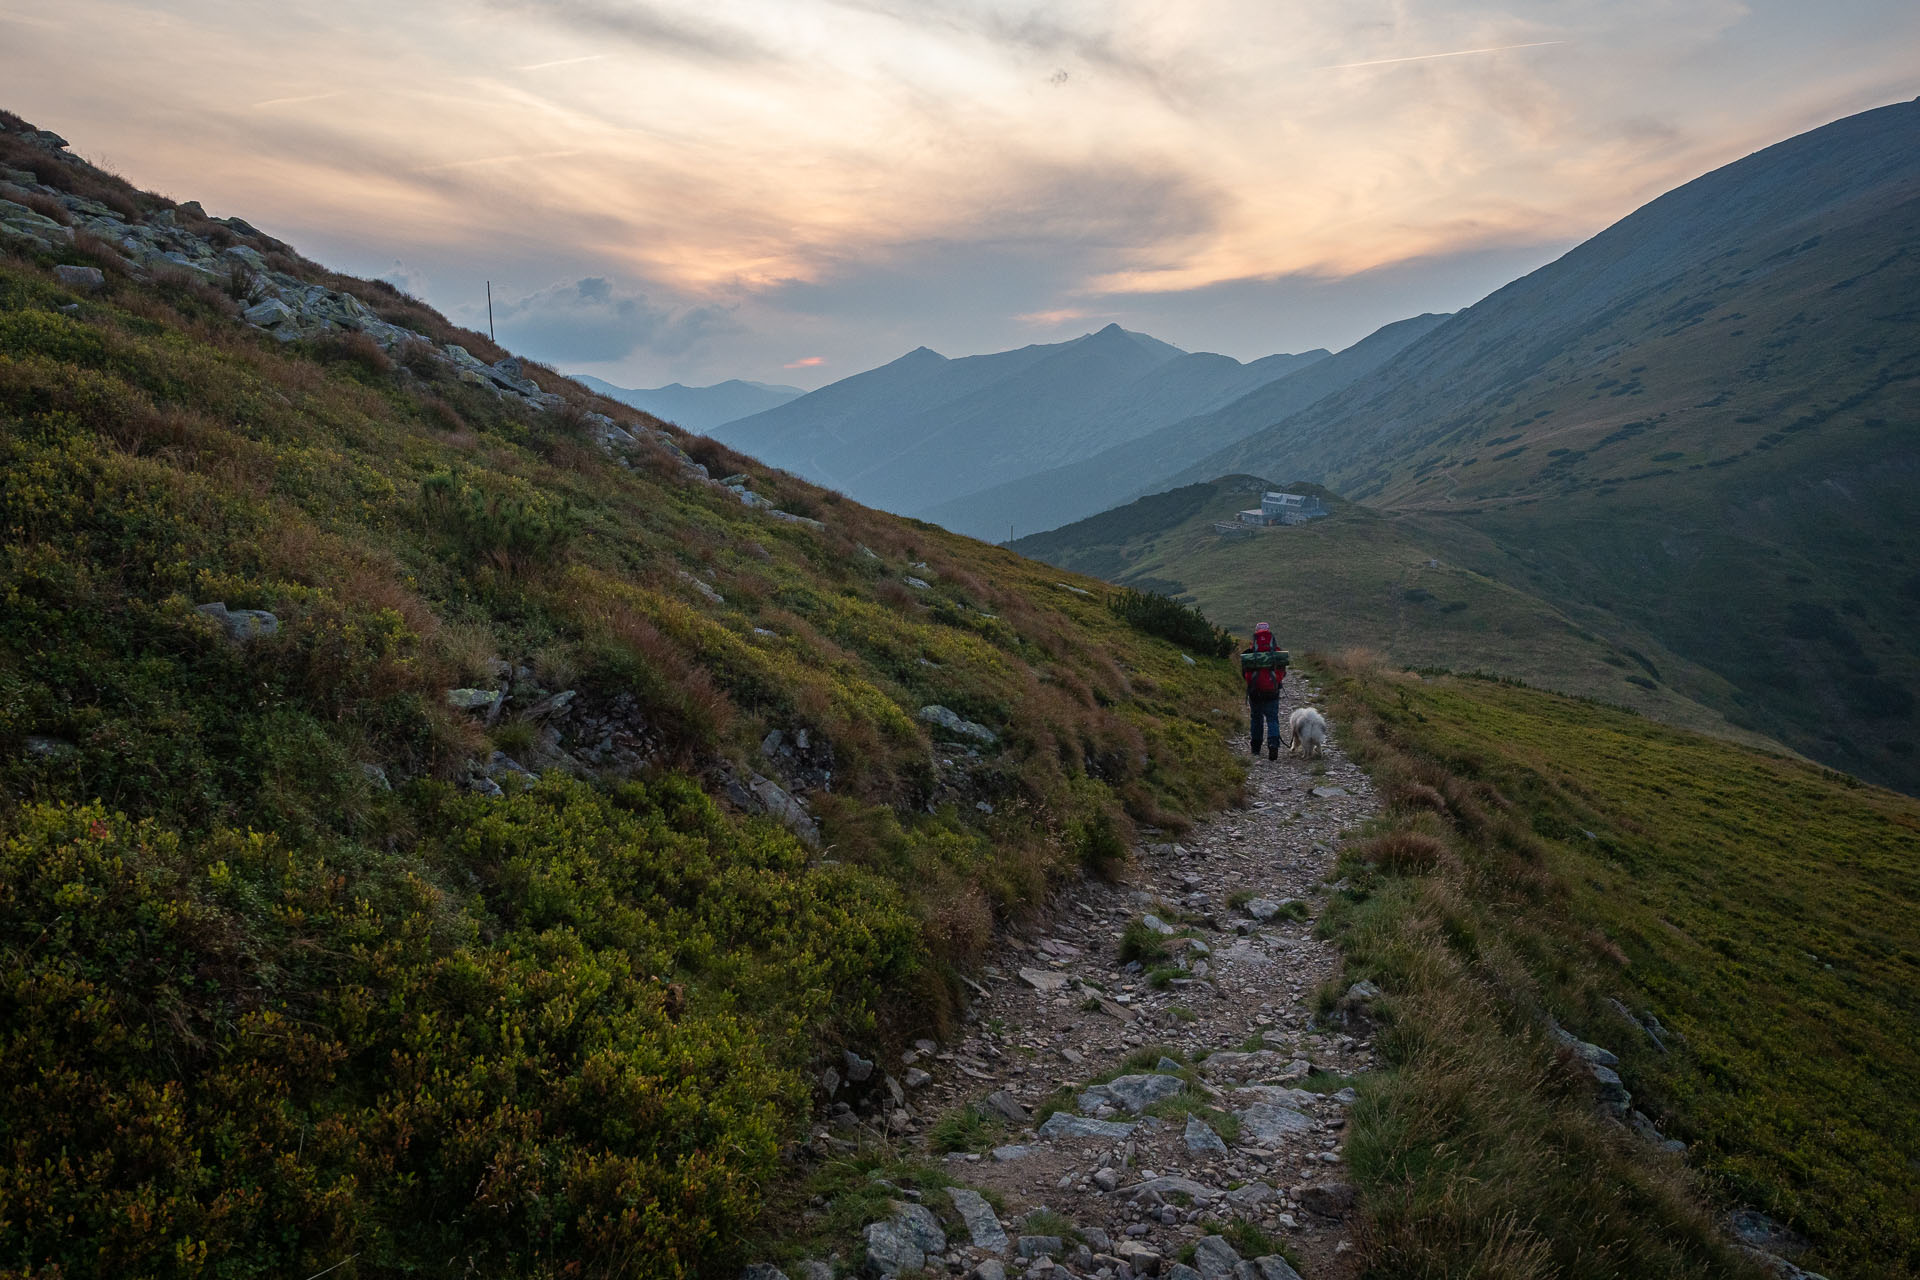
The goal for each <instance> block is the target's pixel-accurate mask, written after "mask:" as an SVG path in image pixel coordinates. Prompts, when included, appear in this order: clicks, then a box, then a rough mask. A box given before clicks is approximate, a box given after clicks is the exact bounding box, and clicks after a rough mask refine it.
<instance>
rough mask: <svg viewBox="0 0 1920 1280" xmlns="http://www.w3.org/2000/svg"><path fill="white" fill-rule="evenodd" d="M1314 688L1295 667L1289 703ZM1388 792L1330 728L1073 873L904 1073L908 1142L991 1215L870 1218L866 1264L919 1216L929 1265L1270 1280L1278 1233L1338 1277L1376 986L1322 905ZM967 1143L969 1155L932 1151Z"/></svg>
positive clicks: (1311, 1269)
mask: <svg viewBox="0 0 1920 1280" xmlns="http://www.w3.org/2000/svg"><path fill="white" fill-rule="evenodd" d="M1311 692H1312V691H1311V686H1310V685H1308V684H1307V682H1306V681H1305V680H1304V678H1301V677H1296V678H1295V680H1293V681H1290V682H1289V687H1288V689H1287V690H1286V693H1285V695H1284V700H1283V707H1282V714H1283V717H1284V715H1285V713H1286V711H1288V710H1290V709H1292V708H1293V707H1295V706H1300V705H1307V703H1308V702H1309V701H1310V698H1311ZM1335 736H1336V738H1337V737H1338V729H1337V726H1336V730H1335ZM1237 741H1238V745H1239V747H1240V749H1241V750H1244V749H1245V738H1244V736H1242V737H1241V738H1239V739H1238V740H1237ZM1377 808H1378V802H1377V800H1376V798H1375V796H1374V793H1373V789H1372V786H1371V785H1370V783H1369V781H1368V779H1367V777H1366V775H1365V774H1364V773H1362V772H1361V771H1360V769H1359V768H1358V767H1357V766H1356V765H1354V764H1353V763H1351V762H1350V761H1349V760H1348V759H1347V758H1346V756H1345V754H1344V753H1343V752H1342V751H1341V750H1340V748H1339V746H1338V745H1337V743H1336V744H1334V745H1330V746H1329V747H1328V749H1327V750H1326V753H1325V755H1324V757H1323V758H1321V759H1319V760H1306V759H1302V758H1300V757H1295V756H1290V755H1289V754H1288V753H1287V752H1286V751H1285V750H1284V749H1283V750H1282V752H1281V754H1280V758H1279V759H1278V760H1276V761H1269V760H1267V759H1266V758H1265V757H1264V756H1262V757H1260V758H1258V759H1255V760H1253V761H1251V762H1250V765H1249V771H1248V782H1247V807H1246V808H1244V809H1237V810H1232V811H1228V812H1224V813H1221V814H1219V815H1216V816H1215V817H1214V818H1212V819H1211V820H1210V821H1208V822H1206V823H1203V824H1201V825H1199V826H1197V827H1195V828H1193V829H1192V830H1191V831H1190V832H1188V833H1187V834H1186V835H1184V836H1182V837H1181V838H1180V839H1178V840H1164V839H1156V840H1153V841H1150V842H1147V843H1144V844H1143V845H1142V847H1141V848H1140V849H1139V850H1138V851H1137V856H1136V858H1135V860H1134V864H1133V865H1132V866H1131V867H1130V868H1129V869H1128V872H1127V874H1126V876H1125V877H1124V879H1123V880H1122V881H1121V882H1118V883H1104V882H1101V881H1097V880H1093V879H1084V880H1082V881H1080V882H1078V883H1076V884H1075V885H1073V886H1071V887H1070V888H1068V889H1066V890H1065V891H1063V892H1062V893H1060V894H1059V895H1058V896H1057V898H1056V899H1055V900H1054V902H1053V903H1052V905H1051V910H1050V913H1049V915H1048V916H1047V917H1046V918H1044V919H1043V920H1041V921H1040V922H1038V923H1037V924H1036V925H1035V926H1034V927H1033V928H1032V929H1031V930H1030V931H1028V932H1027V933H1025V934H1024V935H1016V936H1011V937H1009V938H1008V939H1007V940H1006V941H1005V942H1004V944H1003V945H1002V947H1001V948H1000V950H999V952H998V953H997V954H996V955H995V957H994V959H993V962H992V963H991V964H990V965H988V966H987V967H986V970H985V973H984V978H983V988H982V990H981V991H980V993H979V994H978V998H977V999H976V1002H975V1004H974V1006H973V1009H972V1010H971V1011H970V1013H969V1015H968V1020H967V1032H968V1033H967V1035H966V1037H965V1038H964V1039H963V1040H961V1041H960V1042H959V1043H957V1044H948V1045H933V1044H932V1043H931V1042H927V1041H922V1042H920V1044H919V1045H918V1046H917V1047H916V1049H914V1050H912V1051H909V1052H908V1053H907V1054H906V1055H905V1056H906V1058H907V1059H908V1061H906V1062H904V1063H902V1064H901V1065H900V1066H899V1067H895V1068H893V1069H894V1070H895V1071H896V1073H898V1074H900V1075H902V1076H903V1077H904V1078H905V1080H906V1081H907V1082H908V1086H909V1087H908V1089H907V1091H906V1092H907V1096H908V1097H909V1098H910V1104H911V1110H912V1111H913V1112H915V1113H916V1114H917V1116H918V1117H920V1118H919V1119H916V1120H912V1121H908V1124H909V1127H910V1129H911V1130H912V1131H913V1140H914V1141H915V1142H917V1143H919V1144H920V1145H921V1146H922V1147H924V1148H925V1149H927V1150H928V1151H929V1152H930V1153H931V1154H932V1155H933V1157H934V1158H936V1159H943V1160H944V1161H945V1168H946V1169H947V1171H948V1172H949V1173H950V1174H951V1175H952V1176H954V1177H955V1178H957V1179H958V1180H959V1181H960V1182H961V1183H963V1184H965V1186H966V1187H968V1188H971V1189H973V1190H975V1191H977V1192H985V1193H986V1195H987V1200H988V1201H995V1202H997V1203H998V1206H999V1207H998V1210H997V1212H996V1211H995V1210H994V1209H993V1208H992V1206H991V1204H989V1203H988V1202H987V1201H982V1200H980V1199H978V1198H977V1197H975V1196H969V1195H967V1194H966V1193H965V1192H962V1193H960V1194H958V1195H955V1196H954V1207H955V1209H956V1210H957V1211H959V1215H960V1217H961V1218H962V1219H963V1220H964V1222H965V1226H964V1227H963V1228H962V1229H961V1230H960V1231H958V1232H957V1233H955V1232H952V1231H949V1232H948V1239H947V1242H946V1243H947V1248H946V1249H945V1251H944V1252H941V1251H938V1250H936V1249H934V1248H932V1247H931V1246H932V1245H934V1244H935V1243H936V1241H934V1240H933V1239H931V1238H930V1233H928V1232H926V1231H925V1228H926V1227H927V1226H928V1225H930V1224H929V1223H928V1222H927V1221H926V1220H925V1219H930V1218H931V1216H932V1215H930V1214H928V1215H919V1214H912V1213H908V1214H906V1215H905V1216H904V1217H899V1218H896V1220H895V1221H894V1222H891V1223H882V1224H877V1226H875V1227H870V1228H868V1233H867V1234H868V1249H869V1254H870V1260H869V1264H868V1265H869V1270H870V1271H872V1272H875V1273H878V1274H887V1264H886V1263H885V1262H884V1261H882V1260H880V1258H879V1257H878V1255H880V1254H882V1253H885V1251H886V1248H887V1246H888V1243H889V1240H890V1238H891V1236H892V1235H894V1234H899V1235H901V1236H902V1237H903V1238H910V1237H911V1236H912V1235H913V1234H914V1232H913V1231H912V1229H911V1228H912V1226H913V1223H912V1221H911V1219H915V1218H920V1219H922V1221H921V1223H920V1226H921V1228H922V1231H921V1234H922V1237H923V1239H922V1246H921V1247H922V1257H923V1259H924V1265H927V1266H928V1267H929V1268H931V1269H939V1268H940V1267H942V1266H944V1267H945V1269H947V1270H948V1271H949V1272H951V1273H954V1274H973V1275H978V1276H980V1277H982V1278H983V1280H990V1278H991V1277H995V1276H999V1275H1002V1274H1019V1273H1020V1272H1021V1270H1022V1269H1025V1270H1027V1271H1030V1272H1039V1273H1048V1272H1050V1273H1052V1274H1053V1275H1056V1276H1060V1275H1073V1276H1092V1277H1109V1278H1111V1277H1130V1276H1143V1275H1151V1276H1162V1277H1166V1276H1174V1277H1186V1276H1189V1275H1199V1276H1202V1277H1205V1280H1216V1277H1230V1276H1236V1275H1244V1276H1258V1277H1262V1280H1272V1278H1273V1277H1278V1276H1284V1275H1286V1274H1289V1273H1288V1272H1287V1271H1285V1270H1283V1269H1282V1267H1283V1266H1284V1264H1282V1263H1280V1261H1279V1258H1278V1257H1274V1256H1271V1254H1264V1255H1263V1254H1260V1253H1255V1252H1252V1251H1253V1250H1255V1249H1259V1248H1276V1247H1283V1248H1284V1252H1285V1253H1286V1254H1290V1255H1291V1256H1292V1257H1293V1259H1294V1260H1295V1262H1296V1263H1297V1264H1298V1267H1299V1270H1300V1272H1301V1273H1303V1274H1304V1275H1305V1276H1307V1277H1309V1280H1320V1278H1321V1277H1325V1276H1338V1275H1342V1274H1345V1273H1346V1272H1347V1271H1348V1270H1349V1268H1348V1267H1347V1266H1346V1265H1345V1263H1346V1261H1347V1258H1346V1255H1347V1254H1348V1251H1349V1249H1350V1246H1349V1244H1348V1242H1347V1235H1346V1229H1345V1226H1344V1219H1345V1217H1346V1215H1347V1213H1348V1212H1349V1211H1350V1210H1351V1207H1352V1202H1353V1192H1352V1189H1351V1187H1350V1186H1349V1185H1348V1184H1347V1181H1346V1178H1345V1174H1344V1165H1343V1163H1342V1157H1341V1144H1342V1134H1343V1131H1344V1128H1345V1125H1346V1116H1345V1111H1346V1108H1347V1106H1348V1105H1349V1104H1350V1102H1351V1101H1352V1098H1353V1093H1352V1091H1351V1089H1350V1088H1348V1087H1347V1082H1348V1081H1349V1080H1350V1079H1351V1078H1353V1077H1354V1076H1357V1075H1358V1074H1360V1073H1362V1072H1365V1071H1368V1070H1370V1069H1371V1068H1372V1067H1373V1065H1374V1056H1373V1050H1372V1045H1371V1042H1370V1039H1369V1037H1368V1034H1367V1030H1368V1026H1369V1024H1368V1023H1367V1022H1366V1020H1365V1018H1364V1017H1356V1016H1352V1013H1353V1012H1354V1011H1355V1007H1356V1005H1357V1004H1363V1003H1364V1000H1365V998H1366V996H1367V994H1368V993H1367V991H1366V990H1365V989H1364V988H1357V989H1355V990H1354V991H1353V992H1348V993H1342V992H1341V991H1340V989H1339V987H1338V986H1337V985H1335V984H1336V980H1337V977H1338V975H1339V973H1340V967H1341V964H1340V956H1339V953H1338V951H1337V949H1336V948H1335V947H1334V946H1333V944H1332V943H1330V942H1327V941H1324V940H1321V939H1319V938H1316V937H1315V936H1314V921H1315V919H1316V918H1317V917H1318V915H1319V913H1320V910H1321V908H1322V906H1323V905H1324V902H1325V900H1326V895H1327V891H1328V886H1327V884H1326V881H1327V879H1328V877H1329V875H1330V873H1331V872H1332V870H1333V866H1334V862H1335V859H1336V857H1337V855H1338V845H1339V841H1340V838H1341V834H1342V833H1343V832H1344V831H1348V830H1350V829H1352V828H1354V827H1356V826H1358V825H1359V824H1360V823H1361V822H1363V821H1364V820H1365V819H1367V818H1369V817H1371V816H1373V814H1374V813H1375V812H1376V811H1377ZM1142 952H1144V953H1145V954H1142ZM1156 953H1157V954H1156ZM1329 998H1331V1000H1330V999H1329ZM888 1065H889V1066H892V1064H888ZM969 1109H971V1110H969ZM899 1118H900V1119H903V1120H904V1119H905V1117H904V1116H901V1117H899ZM983 1118H984V1120H985V1122H986V1123H985V1124H984V1125H983V1124H982V1123H981V1120H982V1119H983ZM956 1140H957V1141H958V1144H959V1145H964V1146H967V1147H971V1148H973V1149H971V1150H964V1151H959V1152H942V1151H941V1150H940V1148H941V1147H943V1146H950V1145H955V1144H956ZM981 1148H985V1150H982V1149H981ZM1248 1228H1252V1229H1253V1230H1251V1231H1250V1230H1248ZM896 1229H897V1230H896ZM1262 1235H1264V1236H1265V1237H1266V1240H1264V1241H1263V1240H1262ZM908 1243H909V1248H912V1247H913V1246H912V1245H911V1243H910V1239H909V1241H908ZM1236 1243H1237V1244H1238V1245H1239V1246H1240V1247H1239V1249H1235V1248H1234V1247H1233V1246H1234V1245H1235V1244H1236ZM876 1246H878V1247H876ZM1222 1246H1226V1247H1225V1248H1224V1249H1223V1248H1222ZM1243 1251H1244V1252H1243ZM1276 1251H1277V1249H1276ZM1183 1256H1184V1257H1185V1259H1186V1261H1185V1262H1183V1261H1181V1259H1182V1258H1183ZM903 1261H906V1262H911V1258H910V1257H908V1258H905V1259H903ZM1242 1263H1244V1264H1245V1265H1244V1266H1242V1265H1241V1264H1242ZM1189 1267H1190V1268H1192V1270H1191V1271H1189V1270H1187V1269H1186V1268H1189Z"/></svg>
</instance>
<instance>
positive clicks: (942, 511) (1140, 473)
mask: <svg viewBox="0 0 1920 1280" xmlns="http://www.w3.org/2000/svg"><path fill="white" fill-rule="evenodd" d="M1445 319H1446V317H1445V316H1443V315H1422V316H1414V317H1412V318H1411V319H1407V320H1399V321H1396V322H1394V323H1393V324H1390V325H1386V326H1383V327H1382V328H1380V329H1378V330H1376V331H1375V332H1373V333H1372V334H1369V335H1368V336H1367V337H1365V338H1362V339H1361V340H1360V341H1359V342H1356V343H1354V344H1353V345H1352V346H1350V347H1348V348H1346V349H1345V350H1343V351H1341V352H1340V353H1339V354H1338V355H1332V356H1325V357H1324V358H1322V359H1318V360H1315V361H1313V362H1312V363H1311V364H1307V365H1304V366H1300V367H1296V368H1295V369H1294V370H1293V371H1292V372H1290V373H1288V374H1286V375H1285V376H1283V377H1279V378H1276V379H1274V380H1272V381H1270V382H1267V383H1265V384H1264V385H1261V386H1259V387H1256V388H1255V389H1254V390H1252V391H1249V392H1247V393H1246V394H1245V395H1243V396H1241V397H1240V398H1239V399H1237V400H1234V401H1232V402H1231V403H1228V404H1225V405H1222V406H1220V407H1219V408H1216V409H1212V410H1206V411H1202V412H1199V413H1195V414H1192V415H1190V416H1187V417H1184V418H1182V419H1180V420H1179V421H1177V422H1174V423H1172V424H1170V425H1168V426H1165V427H1161V428H1160V429H1159V430H1156V431H1152V432H1149V433H1147V434H1146V435H1143V436H1140V437H1139V438H1137V439H1134V440H1130V441H1128V442H1127V443H1125V444H1121V445H1116V446H1114V447H1113V448H1111V449H1107V450H1104V451H1103V452H1100V453H1097V454H1095V455H1093V456H1092V457H1090V458H1084V459H1080V460H1078V461H1075V462H1072V463H1069V464H1068V465H1067V466H1064V467H1057V468H1055V469H1053V470H1051V471H1043V472H1041V473H1040V474H1038V475H1033V476H1027V477H1025V478H1023V479H1020V480H1015V481H1011V482H1009V483H1007V484H1003V485H996V486H993V487H990V488H982V489H980V490H978V491H975V492H973V493H968V494H966V495H964V496H962V497H959V498H955V499H952V500H951V501H948V502H944V503H941V504H940V505H938V506H934V507H929V508H926V509H924V510H921V511H918V512H915V513H914V514H916V515H919V516H921V517H923V518H925V519H928V520H932V521H933V522H935V523H936V524H940V525H943V526H945V527H946V528H949V529H952V530H954V531H955V532H958V533H967V534H972V535H973V536H974V537H976V538H985V539H988V540H994V539H997V538H998V537H999V531H1000V530H1002V529H1006V528H1008V527H1010V526H1011V527H1013V528H1015V529H1028V530H1031V529H1034V528H1036V527H1037V528H1041V529H1051V528H1054V527H1055V526H1058V525H1062V524H1066V523H1068V522H1070V521H1073V520H1078V519H1080V518H1081V517H1082V516H1087V515H1091V514H1092V513H1094V512H1096V511H1101V510H1104V509H1106V508H1107V507H1110V506H1113V505H1114V504H1116V503H1120V502H1125V501H1128V500H1129V499H1132V498H1137V497H1140V496H1142V495H1144V494H1147V493H1151V492H1154V491H1155V490H1157V489H1159V488H1164V487H1165V482H1166V480H1167V477H1169V476H1171V475H1173V474H1174V473H1175V472H1177V471H1180V470H1182V469H1183V468H1184V467H1185V465H1186V464H1187V462H1189V461H1191V460H1192V459H1194V458H1196V457H1205V456H1207V455H1209V454H1211V453H1213V452H1214V451H1216V450H1218V449H1220V448H1222V447H1224V446H1226V445H1228V444H1230V443H1231V442H1233V441H1235V440H1238V439H1241V438H1242V437H1244V436H1247V435H1250V434H1252V433H1253V432H1255V431H1258V430H1260V429H1261V428H1263V427H1267V426H1270V425H1272V424H1273V423H1275V422H1279V421H1281V420H1282V419H1284V418H1287V417H1290V416H1291V415H1293V414H1295V413H1298V412H1299V411H1300V410H1302V409H1305V408H1306V407H1307V406H1308V405H1311V404H1313V403H1315V402H1316V401H1318V400H1320V399H1321V398H1323V397H1325V396H1328V395H1331V394H1332V393H1333V392H1335V391H1338V390H1340V389H1342V388H1343V387H1346V386H1349V385H1351V384H1352V383H1353V382H1354V381H1356V380H1357V379H1359V378H1362V377H1364V376H1365V375H1366V374H1368V373H1370V372H1372V371H1373V370H1374V369H1377V368H1379V367H1380V366H1381V365H1382V364H1385V363H1386V362H1387V361H1388V360H1391V359H1392V358H1393V357H1394V356H1396V355H1398V354H1399V353H1400V352H1401V351H1403V350H1405V349H1406V347H1407V346H1408V345H1410V344H1411V343H1413V342H1414V341H1416V340H1418V339H1419V338H1420V337H1422V336H1424V335H1425V334H1426V333H1428V332H1429V331H1431V330H1432V329H1433V328H1434V327H1435V326H1436V325H1438V324H1439V323H1440V322H1441V321H1443V320H1445ZM1308 354H1310V355H1312V354H1320V353H1312V352H1310V353H1308ZM1270 358H1271V357H1270ZM1261 363H1264V362H1260V361H1256V362H1255V365H1249V366H1247V367H1248V368H1249V369H1252V368H1254V367H1255V366H1256V365H1258V364H1261ZM1189 407H1190V408H1198V407H1200V406H1198V405H1197V404H1194V405H1190V406H1189Z"/></svg>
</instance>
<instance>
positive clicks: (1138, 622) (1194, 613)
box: [1107, 587, 1239, 658]
mask: <svg viewBox="0 0 1920 1280" xmlns="http://www.w3.org/2000/svg"><path fill="white" fill-rule="evenodd" d="M1107 608H1108V609H1110V610H1112V611H1113V613H1114V615H1115V616H1117V617H1119V618H1121V619H1123V620H1125V622H1126V623H1127V625H1129V626H1131V627H1134V628H1136V629H1138V630H1140V631H1144V632H1146V633H1147V634H1148V635H1150V636H1158V637H1160V638H1161V639H1162V640H1168V641H1171V642H1172V643H1174V644H1177V645H1179V646H1180V647H1181V648H1182V649H1191V650H1192V651H1193V652H1195V653H1198V654H1201V655H1202V656H1204V657H1208V658H1225V657H1228V656H1230V655H1231V654H1232V653H1233V651H1234V650H1235V649H1236V648H1238V647H1239V641H1237V640H1235V639H1234V638H1233V634H1232V633H1231V632H1229V631H1226V630H1224V629H1223V628H1220V627H1216V626H1214V625H1213V624H1212V623H1211V622H1209V621H1207V617H1206V615H1205V614H1203V613H1201V612H1200V611H1199V610H1198V609H1196V608H1194V607H1193V606H1192V605H1186V604H1181V603H1180V602H1179V601H1178V600H1174V599H1171V598H1169V597H1167V596H1163V595H1159V594H1157V593H1155V592H1152V591H1135V590H1134V589H1132V588H1131V587H1126V588H1123V589H1122V590H1121V591H1120V592H1119V594H1117V595H1114V596H1111V597H1109V598H1108V600H1107Z"/></svg>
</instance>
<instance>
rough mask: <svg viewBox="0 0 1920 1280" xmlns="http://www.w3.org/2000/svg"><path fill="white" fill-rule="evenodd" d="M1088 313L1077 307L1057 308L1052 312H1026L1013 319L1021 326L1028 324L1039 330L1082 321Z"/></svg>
mask: <svg viewBox="0 0 1920 1280" xmlns="http://www.w3.org/2000/svg"><path fill="white" fill-rule="evenodd" d="M1087 315H1088V313H1087V312H1086V311H1084V310H1082V309H1081V308H1079V307H1057V308H1055V309H1054V310H1052V311H1026V312H1022V313H1021V314H1019V315H1017V316H1015V317H1014V319H1015V320H1018V321H1019V322H1020V323H1021V324H1030V325H1033V326H1034V327H1036V328H1040V329H1051V328H1052V327H1053V326H1055V325H1059V324H1065V323H1067V322H1068V321H1069V320H1084V319H1086V318H1087Z"/></svg>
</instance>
